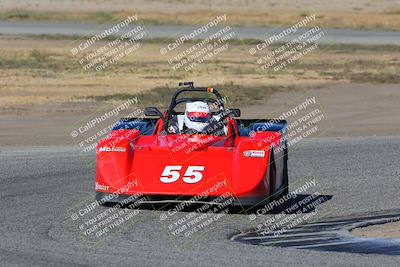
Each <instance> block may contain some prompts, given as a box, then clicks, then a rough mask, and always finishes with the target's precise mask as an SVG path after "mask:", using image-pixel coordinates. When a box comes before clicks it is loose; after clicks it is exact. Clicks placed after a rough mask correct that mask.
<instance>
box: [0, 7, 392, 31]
mask: <svg viewBox="0 0 400 267" xmlns="http://www.w3.org/2000/svg"><path fill="white" fill-rule="evenodd" d="M398 12H399V10H398V9H390V10H385V11H383V12H378V11H373V12H372V11H371V12H360V11H354V10H352V11H345V12H336V11H326V10H324V11H312V12H311V11H301V10H300V11H293V10H280V11H276V10H275V11H265V10H260V11H252V12H248V11H229V10H228V11H211V10H196V11H185V12H174V13H171V12H168V13H163V12H148V11H147V12H140V13H139V14H138V15H139V22H140V23H143V24H179V25H199V24H205V23H207V22H209V21H210V20H213V19H214V18H215V17H216V16H217V15H221V14H224V13H226V14H227V18H228V20H227V22H226V24H228V25H246V26H289V25H293V24H295V23H297V22H298V21H300V20H301V19H303V18H304V17H305V16H306V15H311V14H314V13H315V14H316V18H317V19H316V21H315V22H313V23H312V24H310V26H314V25H318V26H320V27H324V28H352V29H378V30H379V29H391V30H399V29H400V16H398ZM129 15H132V12H131V11H114V12H105V11H97V12H87V11H86V12H82V11H74V12H71V11H31V10H24V9H13V10H4V11H0V20H37V21H74V22H91V23H116V22H119V21H122V20H124V19H126V17H127V16H129Z"/></svg>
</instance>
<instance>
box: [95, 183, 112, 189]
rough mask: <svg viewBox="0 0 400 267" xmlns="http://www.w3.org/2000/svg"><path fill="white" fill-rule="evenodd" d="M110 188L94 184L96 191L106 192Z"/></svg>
mask: <svg viewBox="0 0 400 267" xmlns="http://www.w3.org/2000/svg"><path fill="white" fill-rule="evenodd" d="M109 188H110V187H109V186H108V185H104V184H99V183H97V182H96V190H105V191H108V189H109Z"/></svg>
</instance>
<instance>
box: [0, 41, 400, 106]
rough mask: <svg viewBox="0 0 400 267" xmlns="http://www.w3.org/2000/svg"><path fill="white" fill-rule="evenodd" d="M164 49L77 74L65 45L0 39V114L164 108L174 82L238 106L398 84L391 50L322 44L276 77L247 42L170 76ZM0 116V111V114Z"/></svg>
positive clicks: (151, 47)
mask: <svg viewBox="0 0 400 267" xmlns="http://www.w3.org/2000/svg"><path fill="white" fill-rule="evenodd" d="M162 45H163V46H164V45H165V44H159V43H144V44H142V47H141V48H140V49H139V50H138V51H136V52H134V53H133V54H130V55H129V56H127V57H124V58H122V59H121V60H120V61H119V62H118V63H116V64H114V65H112V66H111V67H109V68H108V69H106V70H105V71H103V72H96V71H84V70H83V69H82V68H81V66H80V65H79V63H78V62H77V58H75V57H73V56H72V55H71V54H70V49H71V46H72V41H71V40H41V39H29V38H28V39H24V40H21V39H7V38H2V39H0V106H1V107H2V112H8V111H10V110H15V109H16V108H17V107H22V106H23V107H25V108H27V109H29V108H31V107H35V106H37V105H47V104H52V103H65V102H82V101H89V102H93V101H111V102H113V101H115V102H119V101H122V100H123V99H125V98H128V97H130V96H132V95H133V94H139V96H140V99H141V100H142V102H143V104H148V103H155V102H158V103H163V104H164V103H165V101H166V100H168V99H169V94H170V91H169V90H173V89H171V88H175V86H176V84H177V82H178V81H182V80H191V81H194V82H195V83H196V84H198V85H204V86H209V85H212V86H215V85H221V86H222V87H223V89H224V90H225V91H224V93H225V94H226V95H228V97H229V99H230V100H231V101H232V102H234V103H238V104H241V105H246V104H250V103H251V104H253V103H255V102H257V101H263V100H264V99H265V98H266V97H268V95H270V94H271V93H272V92H273V91H274V90H289V89H292V90H295V89H296V88H304V87H318V86H321V85H326V84H327V83H337V82H340V83H343V82H344V83H351V82H368V83H375V82H377V83H385V82H390V83H400V78H399V76H398V73H399V72H400V64H399V62H400V49H399V48H398V47H358V46H331V47H322V48H321V49H319V50H316V51H314V52H313V53H311V54H308V55H306V56H305V57H303V58H302V59H301V60H300V61H298V62H296V63H295V64H292V65H289V67H287V68H286V69H284V70H283V71H280V72H274V71H272V70H271V71H264V70H261V69H260V67H259V66H258V65H257V64H256V63H255V58H254V57H252V56H250V55H249V53H248V49H249V46H248V45H247V44H231V45H230V47H229V49H228V51H225V52H223V53H222V54H220V55H218V56H216V57H214V58H212V59H211V60H209V61H206V62H204V63H203V64H200V65H199V66H198V67H196V68H195V69H194V70H192V71H189V72H186V71H183V70H182V71H174V70H172V68H171V66H169V65H168V63H167V60H168V57H166V56H161V55H160V53H159V50H160V47H161V46H162ZM0 112H1V111H0Z"/></svg>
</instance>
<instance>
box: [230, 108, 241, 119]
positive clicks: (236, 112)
mask: <svg viewBox="0 0 400 267" xmlns="http://www.w3.org/2000/svg"><path fill="white" fill-rule="evenodd" d="M229 113H230V114H231V116H232V117H234V118H239V117H240V114H241V112H240V109H238V108H230V109H229Z"/></svg>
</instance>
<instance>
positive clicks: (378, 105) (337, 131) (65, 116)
mask: <svg viewBox="0 0 400 267" xmlns="http://www.w3.org/2000/svg"><path fill="white" fill-rule="evenodd" d="M313 96H315V97H316V100H317V102H318V103H319V105H320V107H321V110H323V112H324V113H325V115H326V118H327V120H328V122H329V124H330V125H329V127H325V128H324V129H323V132H322V135H321V136H320V137H346V136H374V135H377V136H395V135H399V132H400V110H399V106H398V103H400V90H399V85H387V84H380V85H367V84H365V85H364V84H351V85H349V84H343V85H334V86H327V87H324V88H320V89H315V90H298V91H279V92H277V93H275V94H273V95H272V96H271V98H270V99H269V100H268V101H267V102H266V103H265V104H263V105H257V106H249V107H241V109H242V116H243V117H246V118H249V117H250V118H263V117H264V118H265V117H268V118H271V117H277V116H280V115H281V114H282V113H283V112H286V111H288V110H290V109H291V108H293V106H294V105H295V103H299V102H302V101H304V100H305V99H306V98H310V97H313ZM112 108H113V107H112V106H109V105H108V106H104V107H100V104H93V103H92V104H90V103H73V104H68V103H66V104H63V105H53V106H41V107H40V108H39V109H36V110H34V111H32V112H31V113H28V114H19V115H18V114H8V115H0V140H1V141H0V146H25V145H34V146H41V145H71V144H75V143H76V142H75V141H74V140H73V138H72V137H71V136H70V133H71V130H72V129H74V126H75V125H78V124H79V125H82V124H84V123H85V122H86V121H88V120H90V118H92V117H95V116H96V114H100V115H101V114H103V113H104V111H108V110H111V109H112ZM127 112H128V110H127ZM120 116H123V114H122V113H121V114H120V115H118V116H117V117H115V120H116V119H118V117H120ZM289 122H290V120H289Z"/></svg>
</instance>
